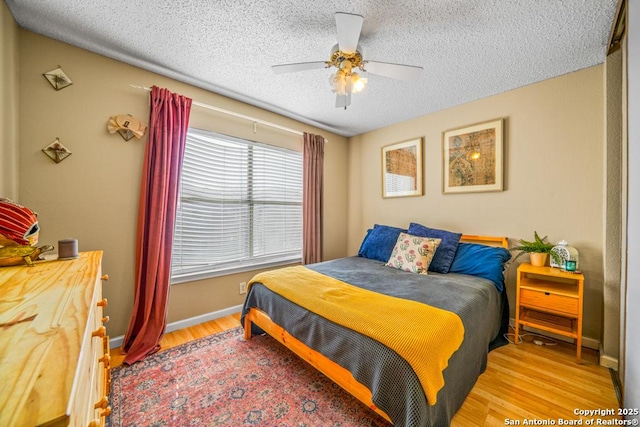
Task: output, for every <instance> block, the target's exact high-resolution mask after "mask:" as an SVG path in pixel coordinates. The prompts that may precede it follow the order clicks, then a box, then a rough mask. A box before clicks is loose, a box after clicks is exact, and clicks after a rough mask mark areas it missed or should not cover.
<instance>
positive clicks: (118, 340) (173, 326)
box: [109, 305, 242, 348]
mask: <svg viewBox="0 0 640 427" xmlns="http://www.w3.org/2000/svg"><path fill="white" fill-rule="evenodd" d="M240 311H242V305H236V306H233V307H228V308H225V309H222V310H218V311H212V312H211V313H205V314H201V315H199V316H195V317H190V318H188V319H183V320H178V321H177V322H172V323H169V324H168V325H167V327H166V328H165V330H164V332H165V333H169V332H173V331H177V330H180V329H185V328H188V327H189V326H194V325H199V324H201V323H204V322H208V321H210V320H215V319H220V318H221V317H225V316H229V315H232V314H235V313H238V312H240ZM123 341H124V335H120V336H117V337H114V338H111V339H110V340H109V345H110V346H111V348H116V347H122V342H123Z"/></svg>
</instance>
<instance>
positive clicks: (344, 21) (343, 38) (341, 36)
mask: <svg viewBox="0 0 640 427" xmlns="http://www.w3.org/2000/svg"><path fill="white" fill-rule="evenodd" d="M362 21H364V18H363V17H362V16H360V15H354V14H352V13H342V12H338V13H336V28H337V29H338V48H339V49H340V50H341V51H343V52H345V53H353V52H355V51H356V49H357V47H358V40H360V32H361V31H362Z"/></svg>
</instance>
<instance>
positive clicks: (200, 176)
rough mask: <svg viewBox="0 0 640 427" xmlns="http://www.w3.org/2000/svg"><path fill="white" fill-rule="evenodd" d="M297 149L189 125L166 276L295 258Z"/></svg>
mask: <svg viewBox="0 0 640 427" xmlns="http://www.w3.org/2000/svg"><path fill="white" fill-rule="evenodd" d="M301 256H302V153H300V152H296V151H292V150H287V149H283V148H279V147H274V146H270V145H266V144H260V143H256V142H251V141H245V140H241V139H237V138H233V137H229V136H226V135H220V134H216V133H212V132H206V131H202V130H197V129H189V131H188V133H187V144H186V148H185V154H184V162H183V166H182V176H181V179H180V194H179V199H178V210H177V216H176V225H175V231H174V242H173V256H172V265H171V276H172V280H171V282H172V283H181V282H186V281H190V280H196V279H201V278H205V277H213V276H217V275H222V274H229V273H233V272H238V271H247V270H254V269H256V268H261V267H268V266H273V265H278V264H284V263H291V262H298V261H300V260H301Z"/></svg>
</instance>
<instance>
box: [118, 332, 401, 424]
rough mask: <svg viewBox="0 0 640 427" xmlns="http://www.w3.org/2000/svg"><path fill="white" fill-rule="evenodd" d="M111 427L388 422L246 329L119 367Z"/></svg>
mask: <svg viewBox="0 0 640 427" xmlns="http://www.w3.org/2000/svg"><path fill="white" fill-rule="evenodd" d="M112 378H113V379H112V389H111V415H110V417H109V418H108V419H107V425H108V426H110V427H133V426H137V427H150V426H158V427H159V426H233V427H238V426H247V425H263V426H281V427H286V426H288V427H294V426H296V427H302V426H306V427H322V426H327V427H347V426H359V427H363V426H385V427H388V426H389V424H388V423H387V422H386V421H385V420H384V419H382V418H381V417H380V416H378V415H377V414H375V413H374V412H373V411H371V410H370V409H369V408H367V407H366V406H365V405H364V404H362V403H361V402H359V401H358V400H356V399H355V398H354V397H352V396H351V395H350V394H348V393H347V392H345V391H344V390H343V389H342V388H340V387H339V386H337V385H336V384H334V383H333V382H332V381H331V380H329V379H328V378H326V377H325V376H324V375H322V374H321V373H319V372H318V371H316V370H315V369H314V368H312V367H310V366H309V365H308V364H307V363H306V362H304V361H303V360H301V359H299V358H298V357H297V356H296V355H295V354H293V353H292V352H291V351H289V350H288V349H286V348H285V347H284V346H283V345H281V344H280V343H278V342H277V341H275V340H274V339H273V338H271V337H269V336H254V337H253V338H252V339H251V340H249V341H245V340H244V339H243V337H242V328H237V329H233V330H230V331H227V332H222V333H220V334H216V335H211V336H209V337H205V338H201V339H199V340H196V341H193V342H189V343H186V344H183V345H181V346H178V347H175V348H172V349H168V350H165V351H161V352H159V353H156V354H155V355H152V356H150V357H148V358H146V359H145V360H143V361H141V362H138V363H136V364H134V365H131V366H120V367H117V368H114V369H113V372H112Z"/></svg>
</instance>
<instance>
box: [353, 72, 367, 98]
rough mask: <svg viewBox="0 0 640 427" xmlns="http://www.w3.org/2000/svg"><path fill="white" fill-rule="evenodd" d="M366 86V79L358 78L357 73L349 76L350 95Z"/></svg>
mask: <svg viewBox="0 0 640 427" xmlns="http://www.w3.org/2000/svg"><path fill="white" fill-rule="evenodd" d="M366 86H367V79H366V78H365V77H360V76H359V75H358V73H352V74H351V93H359V92H362V91H363V90H364V88H365V87H366Z"/></svg>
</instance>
